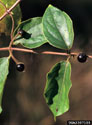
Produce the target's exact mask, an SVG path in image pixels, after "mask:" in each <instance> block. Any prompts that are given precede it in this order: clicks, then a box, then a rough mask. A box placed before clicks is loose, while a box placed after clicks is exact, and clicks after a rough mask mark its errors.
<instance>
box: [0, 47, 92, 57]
mask: <svg viewBox="0 0 92 125" xmlns="http://www.w3.org/2000/svg"><path fill="white" fill-rule="evenodd" d="M9 49H10V48H9V47H5V48H0V51H9ZM11 50H12V51H20V52H27V53H34V54H46V55H60V56H69V55H71V56H77V55H79V53H74V52H72V53H70V54H68V53H61V52H53V51H43V52H35V51H34V50H31V49H23V48H14V47H11ZM88 57H89V58H92V55H88Z"/></svg>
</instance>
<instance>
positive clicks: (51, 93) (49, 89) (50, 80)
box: [44, 61, 72, 117]
mask: <svg viewBox="0 0 92 125" xmlns="http://www.w3.org/2000/svg"><path fill="white" fill-rule="evenodd" d="M70 76H71V65H70V63H69V62H68V61H62V62H59V63H58V64H56V65H55V66H54V67H53V68H52V69H51V71H50V72H49V73H48V74H47V82H46V87H45V91H44V96H45V99H46V103H47V104H48V106H49V108H50V110H51V111H52V113H53V115H54V116H55V117H56V116H59V115H62V114H63V113H64V112H66V111H68V109H69V99H68V94H69V90H70V88H71V86H72V83H71V80H70Z"/></svg>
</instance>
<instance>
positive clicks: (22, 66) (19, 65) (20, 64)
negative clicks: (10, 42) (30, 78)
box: [16, 63, 25, 72]
mask: <svg viewBox="0 0 92 125" xmlns="http://www.w3.org/2000/svg"><path fill="white" fill-rule="evenodd" d="M16 68H17V70H18V71H19V72H23V71H24V69H25V66H24V64H23V63H19V64H17V65H16Z"/></svg>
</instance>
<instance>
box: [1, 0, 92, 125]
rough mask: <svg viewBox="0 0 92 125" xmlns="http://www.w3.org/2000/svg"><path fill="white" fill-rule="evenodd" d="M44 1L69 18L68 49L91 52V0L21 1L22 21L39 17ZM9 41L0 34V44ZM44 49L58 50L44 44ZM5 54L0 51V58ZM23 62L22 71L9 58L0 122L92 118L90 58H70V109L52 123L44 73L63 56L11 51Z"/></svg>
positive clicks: (20, 124) (38, 123) (61, 124)
mask: <svg viewBox="0 0 92 125" xmlns="http://www.w3.org/2000/svg"><path fill="white" fill-rule="evenodd" d="M48 4H52V5H54V6H56V7H58V8H60V9H61V10H64V11H65V12H66V13H67V14H69V16H70V17H71V18H72V20H73V24H74V32H75V38H74V45H73V48H72V50H71V51H72V52H81V51H82V52H86V53H87V54H92V49H91V48H92V1H91V0H26V1H25V0H24V1H22V2H21V8H22V13H23V18H22V20H25V19H28V18H31V17H36V16H42V15H43V13H44V11H45V9H46V7H47V6H48ZM8 44H9V37H7V36H5V35H4V34H1V36H0V47H2V46H6V45H8ZM43 48H44V49H47V50H54V51H61V50H58V49H56V48H52V47H50V46H49V45H47V44H46V45H44V46H43V47H41V48H38V49H37V51H39V50H40V51H41V50H43ZM5 55H7V53H6V52H0V57H2V56H5ZM14 55H15V57H17V58H18V59H19V60H20V61H23V62H24V63H25V67H26V68H25V72H23V73H19V72H18V71H16V65H15V63H14V62H13V61H12V60H11V62H10V70H9V72H10V73H9V76H8V79H7V81H6V85H5V89H4V95H3V112H2V114H1V115H0V125H66V123H67V120H92V60H91V59H88V61H87V62H86V63H85V64H80V63H79V62H78V61H77V59H76V58H73V59H71V64H72V74H71V80H72V88H71V91H70V94H69V98H70V110H69V111H68V112H66V113H65V114H63V115H62V116H59V117H58V118H57V121H56V122H54V119H53V115H52V113H51V112H50V110H49V108H48V106H47V104H46V103H45V100H44V97H43V92H44V87H45V82H46V73H47V72H48V71H49V70H50V68H51V67H52V66H53V65H54V64H55V63H56V62H58V61H61V60H64V59H66V57H61V56H54V55H53V56H52V55H35V54H28V53H22V52H16V53H14Z"/></svg>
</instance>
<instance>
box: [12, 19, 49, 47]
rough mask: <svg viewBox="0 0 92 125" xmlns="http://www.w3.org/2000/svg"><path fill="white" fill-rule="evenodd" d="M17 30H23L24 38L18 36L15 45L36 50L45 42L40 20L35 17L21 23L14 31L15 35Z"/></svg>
mask: <svg viewBox="0 0 92 125" xmlns="http://www.w3.org/2000/svg"><path fill="white" fill-rule="evenodd" d="M18 30H24V31H25V32H26V33H25V34H24V36H19V37H18V38H17V39H16V40H15V43H14V44H15V45H16V44H19V43H20V44H22V45H23V46H24V47H26V48H30V49H32V48H36V47H39V46H41V45H43V44H44V43H46V42H47V40H46V39H45V37H44V35H43V32H42V18H41V17H36V18H32V19H29V20H26V21H24V22H22V23H21V24H20V25H19V27H18V28H17V29H16V31H15V34H16V33H17V31H18Z"/></svg>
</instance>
